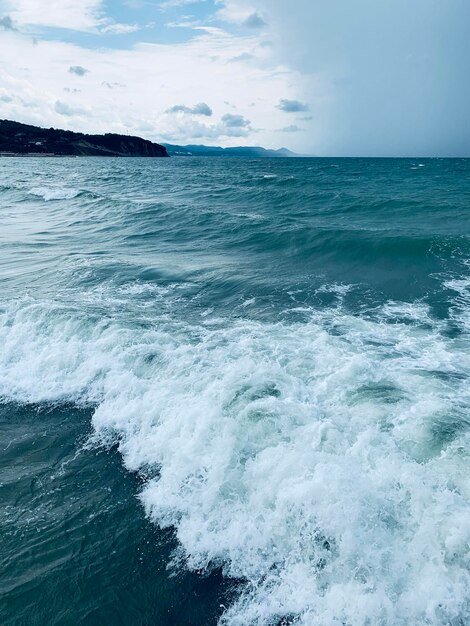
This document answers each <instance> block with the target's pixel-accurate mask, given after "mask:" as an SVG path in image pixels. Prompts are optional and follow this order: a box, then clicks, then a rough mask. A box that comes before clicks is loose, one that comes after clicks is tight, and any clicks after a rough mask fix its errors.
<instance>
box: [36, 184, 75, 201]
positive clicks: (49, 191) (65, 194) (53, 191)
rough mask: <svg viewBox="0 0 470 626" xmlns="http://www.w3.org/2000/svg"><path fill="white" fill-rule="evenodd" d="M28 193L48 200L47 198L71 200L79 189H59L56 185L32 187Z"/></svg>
mask: <svg viewBox="0 0 470 626" xmlns="http://www.w3.org/2000/svg"><path fill="white" fill-rule="evenodd" d="M29 193H30V194H31V195H33V196H38V197H39V198H42V199H43V200H45V201H46V202H49V200H72V199H73V198H76V197H77V196H78V195H80V193H81V191H80V189H61V188H57V187H56V188H53V187H34V188H33V189H30V191H29Z"/></svg>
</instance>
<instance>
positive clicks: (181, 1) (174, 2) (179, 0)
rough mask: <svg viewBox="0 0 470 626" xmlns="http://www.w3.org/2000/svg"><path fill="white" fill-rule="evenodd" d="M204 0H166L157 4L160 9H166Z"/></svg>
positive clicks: (199, 2) (203, 0)
mask: <svg viewBox="0 0 470 626" xmlns="http://www.w3.org/2000/svg"><path fill="white" fill-rule="evenodd" d="M205 1H206V0H167V1H166V2H162V3H161V5H160V6H159V9H160V11H166V10H167V9H173V8H176V7H185V6H188V5H190V4H201V3H202V2H205Z"/></svg>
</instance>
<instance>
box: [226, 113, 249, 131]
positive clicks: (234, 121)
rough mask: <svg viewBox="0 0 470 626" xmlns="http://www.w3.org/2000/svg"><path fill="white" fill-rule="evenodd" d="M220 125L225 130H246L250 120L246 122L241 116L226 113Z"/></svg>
mask: <svg viewBox="0 0 470 626" xmlns="http://www.w3.org/2000/svg"><path fill="white" fill-rule="evenodd" d="M222 123H223V124H224V125H225V127H226V128H248V127H249V126H250V124H251V122H250V120H247V119H246V118H245V117H243V115H235V114H232V113H226V114H225V115H224V116H223V117H222Z"/></svg>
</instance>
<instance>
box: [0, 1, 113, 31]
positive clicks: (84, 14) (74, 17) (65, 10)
mask: <svg viewBox="0 0 470 626" xmlns="http://www.w3.org/2000/svg"><path fill="white" fill-rule="evenodd" d="M3 5H4V6H5V7H6V10H7V11H8V12H9V14H10V15H11V17H12V19H14V20H15V22H18V23H19V24H26V25H35V26H49V27H55V28H67V29H71V30H78V31H89V30H93V29H95V28H96V26H97V25H98V24H99V23H100V21H101V19H102V0H80V2H78V1H77V0H47V2H39V1H38V0H3Z"/></svg>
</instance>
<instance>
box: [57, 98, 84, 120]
mask: <svg viewBox="0 0 470 626" xmlns="http://www.w3.org/2000/svg"><path fill="white" fill-rule="evenodd" d="M54 110H55V112H56V113H58V114H59V115H65V116H66V117H71V116H74V115H82V114H83V113H85V112H86V111H85V110H84V109H82V108H80V107H72V106H70V105H69V104H67V103H66V102H62V100H57V101H56V103H55V105H54Z"/></svg>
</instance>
